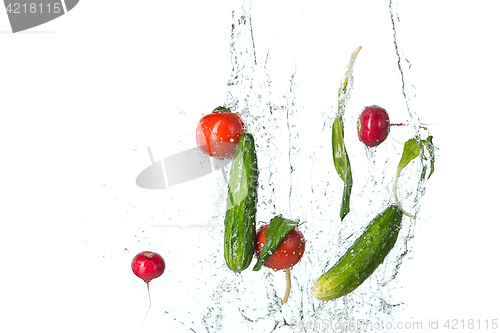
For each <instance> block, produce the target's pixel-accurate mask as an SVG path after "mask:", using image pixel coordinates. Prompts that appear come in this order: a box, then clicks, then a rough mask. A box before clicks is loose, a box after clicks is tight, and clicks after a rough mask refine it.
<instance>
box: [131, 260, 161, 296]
mask: <svg viewBox="0 0 500 333" xmlns="http://www.w3.org/2000/svg"><path fill="white" fill-rule="evenodd" d="M164 271H165V260H163V257H162V256H161V255H159V254H158V253H155V252H151V251H143V252H141V253H139V254H138V255H136V256H135V257H134V259H132V272H134V274H135V275H137V276H138V277H140V278H141V279H143V280H144V282H146V285H147V287H148V295H149V282H150V281H151V280H153V279H156V278H157V277H159V276H160V275H162V274H163V272H164ZM149 305H150V306H151V295H149Z"/></svg>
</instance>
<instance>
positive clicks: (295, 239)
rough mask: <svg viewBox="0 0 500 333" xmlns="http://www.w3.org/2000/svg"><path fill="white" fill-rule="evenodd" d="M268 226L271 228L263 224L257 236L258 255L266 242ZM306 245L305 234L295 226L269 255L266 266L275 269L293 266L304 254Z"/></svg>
mask: <svg viewBox="0 0 500 333" xmlns="http://www.w3.org/2000/svg"><path fill="white" fill-rule="evenodd" d="M267 228H269V225H265V226H262V227H261V228H260V229H259V231H258V232H257V236H256V237H255V254H256V255H257V257H259V254H260V250H261V249H262V247H263V246H264V244H265V243H266V230H267ZM305 247H306V242H305V240H304V235H302V233H301V232H300V231H298V230H297V229H295V228H294V229H292V231H290V232H289V233H288V235H286V236H285V238H284V239H283V240H282V241H281V243H280V245H278V247H277V248H276V250H275V251H274V252H273V253H272V254H271V255H270V256H269V258H268V259H267V260H266V262H265V263H264V266H266V267H268V268H272V269H274V270H280V269H287V268H292V267H293V266H294V265H295V264H296V263H298V262H299V260H300V259H301V258H302V256H303V255H304V251H305Z"/></svg>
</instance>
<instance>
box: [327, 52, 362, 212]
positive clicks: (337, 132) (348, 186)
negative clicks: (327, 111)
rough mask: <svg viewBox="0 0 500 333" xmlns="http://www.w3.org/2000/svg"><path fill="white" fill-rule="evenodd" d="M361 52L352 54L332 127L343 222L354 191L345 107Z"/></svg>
mask: <svg viewBox="0 0 500 333" xmlns="http://www.w3.org/2000/svg"><path fill="white" fill-rule="evenodd" d="M359 51H361V46H360V47H358V48H357V49H356V50H355V51H354V52H353V53H352V54H351V59H350V60H349V64H348V66H347V71H346V73H345V75H344V79H343V80H342V83H341V84H340V88H339V93H338V96H337V97H338V107H337V116H336V118H335V121H334V122H333V126H332V148H333V163H334V164H335V170H337V173H338V174H339V176H340V178H341V179H342V180H343V181H344V191H343V194H342V205H341V207H340V220H341V221H342V220H343V219H344V217H345V216H346V215H347V214H348V213H349V211H350V208H349V206H350V198H351V190H352V173H351V163H350V162H349V157H348V156H347V151H346V149H345V144H344V121H343V119H342V117H343V116H344V112H345V106H346V103H347V100H348V99H349V92H350V89H351V87H352V68H353V66H354V61H355V60H356V57H357V56H358V53H359Z"/></svg>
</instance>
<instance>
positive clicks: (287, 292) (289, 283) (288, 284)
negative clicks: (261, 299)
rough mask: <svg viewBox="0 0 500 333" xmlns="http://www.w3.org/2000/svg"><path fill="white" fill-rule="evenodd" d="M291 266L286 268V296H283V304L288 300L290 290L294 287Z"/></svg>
mask: <svg viewBox="0 0 500 333" xmlns="http://www.w3.org/2000/svg"><path fill="white" fill-rule="evenodd" d="M290 274H291V273H290V268H287V269H286V290H285V296H283V304H285V303H286V302H287V301H288V296H290V290H291V289H292V280H291V278H290Z"/></svg>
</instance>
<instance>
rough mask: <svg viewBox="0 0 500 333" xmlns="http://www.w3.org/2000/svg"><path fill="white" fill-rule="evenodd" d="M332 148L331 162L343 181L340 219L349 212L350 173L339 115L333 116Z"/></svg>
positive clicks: (342, 124) (351, 181)
mask: <svg viewBox="0 0 500 333" xmlns="http://www.w3.org/2000/svg"><path fill="white" fill-rule="evenodd" d="M332 148H333V163H334V165H335V170H337V173H338V174H339V176H340V178H341V179H342V180H343V181H344V192H343V194H342V205H341V208H340V219H341V220H343V219H344V217H345V216H346V215H347V214H348V213H349V211H350V208H349V203H350V197H351V190H352V183H353V180H352V173H351V163H350V162H349V156H347V151H346V148H345V144H344V121H343V120H342V118H341V117H337V118H335V121H334V122H333V128H332Z"/></svg>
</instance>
